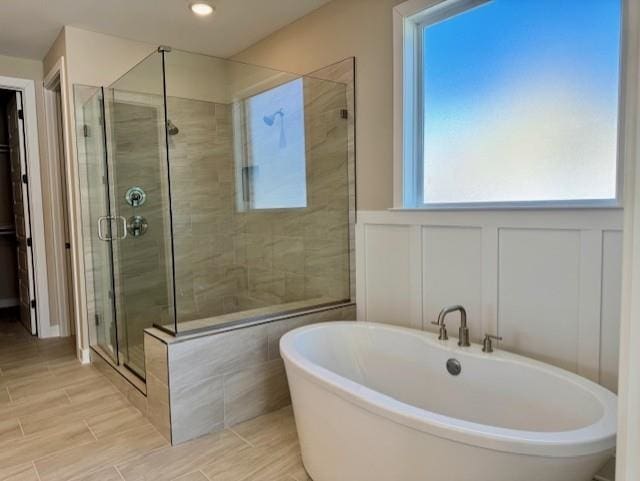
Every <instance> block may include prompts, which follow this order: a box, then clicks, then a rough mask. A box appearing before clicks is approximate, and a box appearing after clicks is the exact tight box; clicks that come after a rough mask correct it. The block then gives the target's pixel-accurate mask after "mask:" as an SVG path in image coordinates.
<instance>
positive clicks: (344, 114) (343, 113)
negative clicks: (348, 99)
mask: <svg viewBox="0 0 640 481" xmlns="http://www.w3.org/2000/svg"><path fill="white" fill-rule="evenodd" d="M340 118H343V119H348V118H349V111H348V110H347V109H340Z"/></svg>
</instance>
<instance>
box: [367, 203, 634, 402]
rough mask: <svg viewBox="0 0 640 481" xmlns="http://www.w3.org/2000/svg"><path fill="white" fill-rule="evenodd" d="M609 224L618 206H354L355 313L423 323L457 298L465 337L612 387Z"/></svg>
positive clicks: (616, 283)
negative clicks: (490, 341) (496, 337)
mask: <svg viewBox="0 0 640 481" xmlns="http://www.w3.org/2000/svg"><path fill="white" fill-rule="evenodd" d="M621 229H622V211H621V210H619V209H574V210H570V209H558V210H554V209H550V210H540V209H538V210H511V211H509V210H504V211H447V210H443V211H406V210H391V211H360V212H358V224H357V227H356V256H357V268H356V282H357V290H356V291H357V302H358V319H360V320H369V321H376V322H387V323H392V324H396V325H402V326H407V327H413V328H418V329H429V330H431V329H433V327H432V326H431V325H430V323H431V321H433V320H435V319H436V318H437V315H438V312H439V311H440V309H442V307H444V306H447V305H451V304H462V305H463V306H465V308H466V309H467V312H468V318H469V325H470V328H471V334H472V339H474V340H476V341H477V340H480V338H481V337H482V335H483V334H484V333H485V332H490V333H498V334H500V335H501V336H503V337H504V342H502V343H500V344H499V347H500V348H504V349H509V350H512V351H514V352H518V353H521V354H525V355H528V356H531V357H534V358H537V359H541V360H543V361H546V362H550V363H552V364H555V365H558V366H561V367H563V368H566V369H570V370H572V371H574V372H577V373H579V374H581V375H583V376H585V377H588V378H590V379H593V380H596V381H599V382H601V383H602V384H603V385H605V386H606V387H608V388H609V389H612V390H615V389H616V384H617V364H618V325H619V317H620V305H619V303H620V289H621V279H620V277H621V269H622V266H621V262H622V235H621V232H622V231H621ZM458 319H459V318H458V316H457V315H456V316H451V317H450V318H449V319H448V321H447V324H448V328H449V334H450V336H452V337H454V336H457V328H458V322H459V321H458Z"/></svg>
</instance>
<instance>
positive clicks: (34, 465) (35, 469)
mask: <svg viewBox="0 0 640 481" xmlns="http://www.w3.org/2000/svg"><path fill="white" fill-rule="evenodd" d="M31 466H33V470H34V471H35V472H36V478H38V481H42V478H41V477H40V473H39V472H38V468H36V462H35V461H31Z"/></svg>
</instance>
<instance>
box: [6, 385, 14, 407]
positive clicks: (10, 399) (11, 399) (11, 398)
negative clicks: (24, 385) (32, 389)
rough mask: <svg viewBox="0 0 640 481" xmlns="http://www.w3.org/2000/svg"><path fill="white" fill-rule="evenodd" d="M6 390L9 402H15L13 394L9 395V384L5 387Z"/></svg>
mask: <svg viewBox="0 0 640 481" xmlns="http://www.w3.org/2000/svg"><path fill="white" fill-rule="evenodd" d="M5 389H6V390H7V396H9V404H15V403H16V402H15V401H14V400H13V396H12V395H11V391H10V390H9V386H7V387H5Z"/></svg>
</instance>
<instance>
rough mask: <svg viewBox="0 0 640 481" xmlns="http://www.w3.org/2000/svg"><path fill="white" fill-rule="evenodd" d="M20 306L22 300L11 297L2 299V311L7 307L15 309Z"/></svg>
mask: <svg viewBox="0 0 640 481" xmlns="http://www.w3.org/2000/svg"><path fill="white" fill-rule="evenodd" d="M19 305H20V299H18V298H17V297H9V298H8V299H0V309H3V308H5V307H15V306H19Z"/></svg>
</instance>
